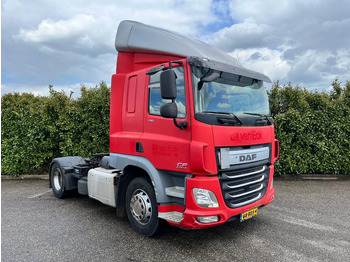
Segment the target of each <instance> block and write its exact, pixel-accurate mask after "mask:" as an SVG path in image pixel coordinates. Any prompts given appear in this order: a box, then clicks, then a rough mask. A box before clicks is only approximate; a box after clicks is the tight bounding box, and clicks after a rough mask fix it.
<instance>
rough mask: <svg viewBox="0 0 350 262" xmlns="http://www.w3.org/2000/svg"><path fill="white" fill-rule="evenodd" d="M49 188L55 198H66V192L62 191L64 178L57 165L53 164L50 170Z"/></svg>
mask: <svg viewBox="0 0 350 262" xmlns="http://www.w3.org/2000/svg"><path fill="white" fill-rule="evenodd" d="M50 179H51V186H52V191H53V193H54V195H55V197H57V198H64V197H66V196H67V191H66V190H65V189H64V178H63V172H62V168H61V166H60V165H59V164H58V163H54V164H53V166H52V168H51V174H50Z"/></svg>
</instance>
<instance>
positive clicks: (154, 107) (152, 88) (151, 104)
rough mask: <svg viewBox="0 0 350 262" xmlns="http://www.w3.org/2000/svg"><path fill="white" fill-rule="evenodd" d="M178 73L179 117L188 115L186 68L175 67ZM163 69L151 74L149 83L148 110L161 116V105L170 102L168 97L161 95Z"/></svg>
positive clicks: (177, 102)
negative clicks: (164, 97)
mask: <svg viewBox="0 0 350 262" xmlns="http://www.w3.org/2000/svg"><path fill="white" fill-rule="evenodd" d="M173 70H174V71H175V73H176V88H177V96H176V100H175V102H176V105H177V118H185V117H186V97H185V79H184V68H183V67H182V66H178V67H173ZM161 73H162V71H160V72H158V73H156V74H154V75H151V76H150V80H149V85H148V90H149V94H148V112H149V114H150V115H156V116H160V107H161V106H162V105H163V104H164V103H168V102H170V101H169V100H167V99H162V96H161V95H160V74H161Z"/></svg>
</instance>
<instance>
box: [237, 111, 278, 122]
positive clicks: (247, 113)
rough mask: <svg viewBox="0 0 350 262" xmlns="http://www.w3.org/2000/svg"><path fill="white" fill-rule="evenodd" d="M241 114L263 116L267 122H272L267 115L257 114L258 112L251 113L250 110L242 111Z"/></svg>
mask: <svg viewBox="0 0 350 262" xmlns="http://www.w3.org/2000/svg"><path fill="white" fill-rule="evenodd" d="M243 114H246V115H251V116H260V117H264V118H265V119H266V120H267V122H269V124H270V125H272V122H271V121H270V119H269V118H268V116H267V115H264V114H259V113H251V112H243Z"/></svg>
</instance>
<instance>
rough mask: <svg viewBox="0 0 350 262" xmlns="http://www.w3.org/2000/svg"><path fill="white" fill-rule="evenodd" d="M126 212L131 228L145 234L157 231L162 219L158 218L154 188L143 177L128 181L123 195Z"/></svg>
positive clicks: (161, 224)
mask: <svg viewBox="0 0 350 262" xmlns="http://www.w3.org/2000/svg"><path fill="white" fill-rule="evenodd" d="M125 206H126V213H127V216H128V219H129V222H130V224H131V226H132V227H133V229H134V230H135V231H137V232H138V233H140V234H142V235H145V236H148V237H150V236H154V235H156V234H157V233H159V231H160V229H161V228H162V226H163V221H162V220H161V219H159V218H158V205H157V202H156V197H155V193H154V189H153V187H152V186H151V184H150V183H149V182H148V180H146V179H145V178H143V177H138V178H135V179H134V180H132V181H131V182H130V184H129V185H128V188H127V190H126V197H125Z"/></svg>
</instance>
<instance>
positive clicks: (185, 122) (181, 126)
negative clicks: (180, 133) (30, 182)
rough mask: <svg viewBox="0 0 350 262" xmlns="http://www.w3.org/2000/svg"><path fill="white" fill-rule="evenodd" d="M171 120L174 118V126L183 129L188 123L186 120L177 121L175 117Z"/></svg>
mask: <svg viewBox="0 0 350 262" xmlns="http://www.w3.org/2000/svg"><path fill="white" fill-rule="evenodd" d="M173 120H174V124H175V126H176V127H178V128H180V129H181V130H184V129H185V128H186V127H187V125H188V123H187V121H181V122H179V123H178V122H177V120H176V118H173Z"/></svg>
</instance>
